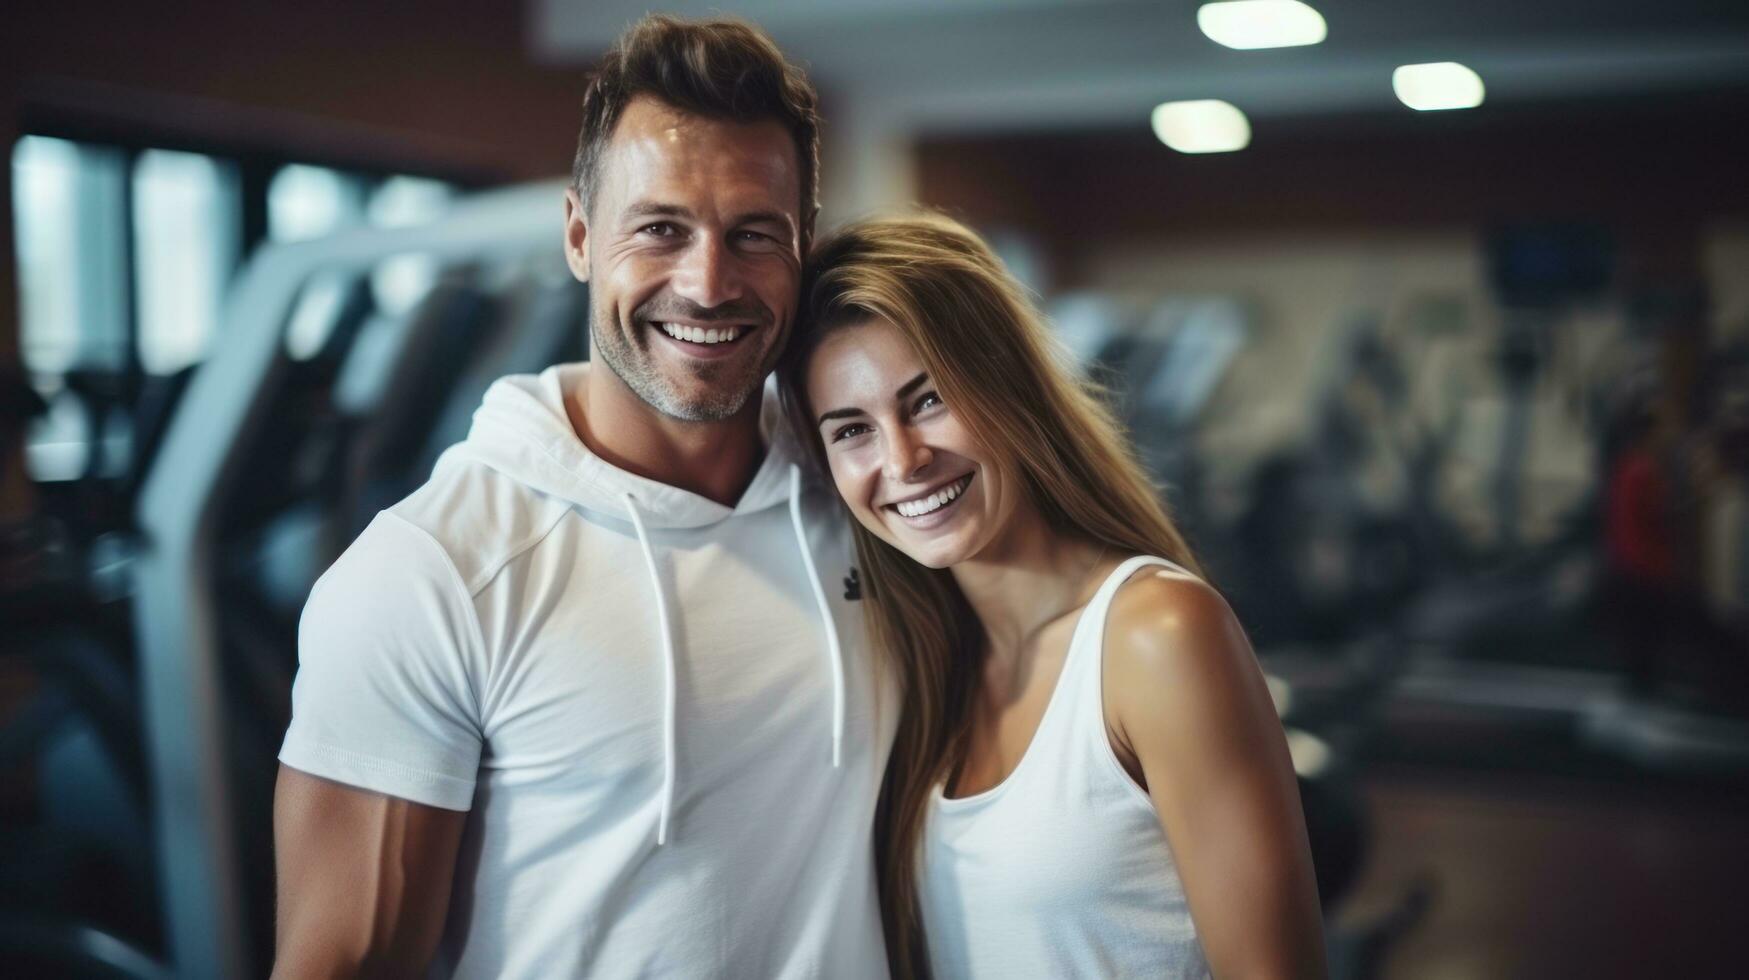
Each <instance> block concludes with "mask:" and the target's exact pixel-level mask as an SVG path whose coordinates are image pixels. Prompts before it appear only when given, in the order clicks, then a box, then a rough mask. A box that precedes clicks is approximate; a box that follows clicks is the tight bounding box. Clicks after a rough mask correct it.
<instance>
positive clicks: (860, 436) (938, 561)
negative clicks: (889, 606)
mask: <svg viewBox="0 0 1749 980" xmlns="http://www.w3.org/2000/svg"><path fill="white" fill-rule="evenodd" d="M807 388H808V402H809V404H811V405H812V406H813V407H814V413H815V415H814V418H815V422H816V424H817V425H818V427H819V435H820V439H821V441H822V442H824V443H825V445H826V460H827V462H828V463H829V464H830V466H831V469H832V482H833V483H834V484H836V485H837V487H838V493H839V495H840V496H842V497H843V498H844V502H845V503H846V504H848V505H849V506H850V512H851V513H852V514H854V515H855V516H856V519H857V520H858V521H859V522H861V523H862V526H863V527H866V528H868V529H869V531H870V532H872V533H873V534H875V535H876V536H877V537H879V538H880V539H881V540H883V541H885V542H887V543H888V544H890V545H892V546H893V547H895V548H898V549H899V550H900V551H902V552H904V553H905V554H907V555H909V556H910V557H911V558H912V559H913V560H914V561H917V562H919V563H921V564H924V565H927V566H929V567H931V568H946V567H947V566H949V565H953V564H955V563H957V562H961V561H965V560H966V559H968V558H972V557H975V556H976V555H977V554H978V553H979V552H981V551H982V550H983V549H984V548H985V547H987V546H988V545H989V543H990V542H991V541H992V540H993V539H995V538H996V536H997V534H998V532H999V531H1000V530H1001V528H1003V527H1004V526H1005V525H1006V524H1007V523H1008V520H1009V518H1010V517H1011V516H1012V515H1013V513H1014V510H1015V505H1016V503H1017V501H1018V494H1019V492H1020V488H1019V486H1018V483H1017V481H1016V480H1015V479H1014V478H1013V477H1012V476H1011V475H1010V474H1011V471H1009V470H1008V469H1007V468H1005V467H1002V466H998V465H997V464H996V460H995V459H994V457H993V456H992V455H991V453H990V452H989V451H988V450H987V449H985V448H983V446H982V445H980V444H979V442H978V441H977V440H976V439H974V438H973V436H972V432H971V430H970V429H968V428H967V427H966V425H965V423H964V422H962V421H961V420H960V419H959V417H957V416H956V415H955V414H954V412H953V406H951V405H948V404H947V403H946V402H945V401H943V399H942V397H941V395H940V394H938V392H937V389H936V387H935V382H934V381H933V380H932V379H931V378H930V377H929V374H928V372H927V371H926V370H925V369H924V367H923V362H922V360H921V359H920V358H919V357H918V356H917V352H916V351H915V350H913V349H912V348H911V345H910V344H909V343H908V342H907V341H906V340H905V338H904V336H903V335H902V334H901V333H900V332H899V328H898V327H895V326H893V325H892V324H891V323H889V322H887V321H886V320H879V319H875V320H868V321H865V322H863V323H860V324H853V325H850V326H847V327H841V328H839V329H836V330H833V331H832V332H831V333H830V334H828V335H827V336H826V338H825V339H824V340H823V341H821V343H820V346H819V348H818V349H816V350H815V352H814V355H813V358H812V359H811V360H809V362H808V371H807Z"/></svg>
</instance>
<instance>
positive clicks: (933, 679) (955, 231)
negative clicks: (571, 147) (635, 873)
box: [779, 215, 1197, 978]
mask: <svg viewBox="0 0 1749 980" xmlns="http://www.w3.org/2000/svg"><path fill="white" fill-rule="evenodd" d="M871 320H885V321H887V322H889V323H892V324H893V325H894V326H896V327H897V328H898V329H899V331H900V332H901V333H902V334H903V335H904V336H905V339H906V340H908V341H910V343H911V346H912V347H913V348H914V349H915V350H916V351H917V354H918V356H919V358H920V359H921V360H922V362H923V365H924V368H925V369H926V370H927V371H928V372H929V377H930V379H931V381H932V382H933V383H934V385H935V386H936V390H937V391H939V392H940V394H941V396H942V398H943V400H944V401H946V403H947V405H948V408H949V410H950V411H952V412H953V413H954V414H956V415H957V416H959V418H960V419H961V420H962V421H963V422H964V423H965V425H966V426H967V428H968V429H969V430H970V431H971V432H972V433H973V435H974V437H975V438H977V439H978V440H979V441H981V442H982V443H984V444H985V446H986V447H987V448H988V449H989V450H990V451H991V453H992V454H993V455H994V456H996V458H998V459H1001V460H1003V461H1005V464H1006V465H1008V466H1010V467H1012V468H1013V470H1014V471H1015V473H1016V474H1017V475H1018V476H1019V478H1020V482H1021V485H1022V486H1023V487H1024V489H1025V491H1026V492H1027V493H1028V494H1029V498H1030V501H1031V503H1032V504H1033V506H1034V507H1036V508H1037V510H1038V511H1039V513H1040V514H1042V515H1043V517H1044V519H1045V521H1046V522H1047V523H1048V524H1049V526H1050V527H1051V528H1052V529H1054V530H1056V531H1058V532H1061V533H1066V534H1069V535H1072V536H1075V537H1080V538H1084V539H1086V540H1088V541H1091V542H1093V543H1096V544H1099V545H1101V546H1104V547H1106V548H1108V549H1109V550H1110V551H1111V553H1113V554H1153V555H1159V556H1161V557H1164V558H1168V559H1170V560H1172V561H1174V562H1177V563H1178V564H1180V565H1183V566H1185V567H1187V568H1190V569H1192V570H1195V569H1196V567H1197V566H1196V563H1195V560H1194V559H1193V557H1192V556H1191V553H1190V549H1189V547H1188V546H1187V545H1186V544H1185V542H1184V538H1183V537H1182V536H1181V535H1180V534H1179V533H1178V529H1177V528H1176V527H1175V526H1173V523H1172V520H1171V518H1170V517H1168V516H1167V514H1166V510H1165V508H1164V506H1163V505H1162V504H1161V501H1160V496H1159V493H1158V491H1157V490H1156V489H1155V487H1154V486H1153V485H1152V484H1151V483H1150V482H1149V480H1148V478H1147V476H1146V474H1145V473H1144V471H1143V469H1142V467H1141V465H1140V464H1139V463H1138V462H1137V460H1136V457H1135V454H1134V453H1133V452H1132V451H1131V449H1130V446H1129V441H1128V439H1127V438H1126V437H1125V436H1124V433H1123V430H1122V428H1121V426H1120V425H1119V424H1118V422H1117V420H1116V419H1115V418H1114V417H1113V416H1112V414H1111V412H1110V411H1109V410H1108V409H1107V408H1106V406H1105V404H1104V401H1103V400H1102V398H1101V397H1100V393H1099V392H1098V390H1097V389H1096V388H1095V387H1094V386H1093V385H1091V384H1089V383H1087V382H1085V381H1082V380H1081V379H1080V378H1079V376H1078V375H1077V373H1076V371H1075V370H1074V368H1073V366H1072V360H1071V358H1070V357H1069V355H1068V352H1067V351H1066V350H1065V349H1064V348H1063V347H1062V345H1061V344H1060V343H1059V342H1058V341H1057V340H1056V338H1055V337H1054V336H1053V335H1052V334H1051V332H1050V330H1049V328H1048V327H1047V326H1046V324H1045V322H1044V318H1043V317H1042V316H1041V314H1040V313H1039V312H1038V310H1037V308H1036V307H1035V306H1034V305H1033V303H1032V301H1031V300H1030V298H1029V297H1028V295H1027V293H1026V290H1025V289H1024V288H1023V287H1022V286H1021V285H1020V284H1019V283H1018V282H1016V281H1015V280H1014V278H1013V277H1012V276H1010V275H1009V274H1008V272H1007V270H1006V269H1004V268H1003V266H1002V263H1001V261H1000V260H999V259H998V258H997V257H996V255H995V253H993V252H992V251H990V248H989V246H987V245H985V244H984V242H983V241H982V240H981V239H979V238H978V236H977V235H976V234H975V233H973V232H972V231H971V230H969V229H967V228H966V227H965V226H963V225H961V224H959V223H958V222H955V221H953V220H951V219H948V218H945V217H940V216H937V215H922V216H918V217H906V218H888V219H881V220H872V221H864V222H859V223H856V224H853V225H849V226H847V227H845V228H843V229H841V230H840V231H838V232H837V233H836V234H834V235H832V236H831V237H830V238H828V239H827V240H825V241H822V242H821V243H820V245H819V246H818V248H817V249H816V250H815V251H814V253H813V255H812V257H811V258H810V261H809V267H808V270H807V273H806V274H805V275H804V277H803V282H802V305H801V310H800V312H799V314H798V317H797V333H796V336H795V338H794V339H793V341H792V343H791V344H790V347H789V350H788V351H787V352H786V354H785V357H784V360H783V362H782V364H781V365H780V367H779V382H780V389H781V391H782V395H783V401H784V406H785V409H786V411H787V412H788V413H789V417H790V421H791V424H792V425H794V426H795V427H796V431H797V433H798V434H799V435H800V437H801V439H802V441H803V443H804V444H806V445H810V446H812V447H813V453H812V455H813V458H814V461H815V463H816V464H817V465H819V466H820V468H821V470H822V472H824V471H825V468H826V461H825V447H824V446H823V444H822V442H821V440H820V437H819V433H818V431H817V430H816V427H815V425H814V414H813V408H812V406H811V405H809V403H808V398H807V384H806V371H807V365H808V361H809V359H810V358H811V356H812V354H813V352H814V351H815V349H817V348H818V346H819V343H820V340H821V338H822V337H824V336H826V335H827V334H829V333H831V332H833V331H835V330H839V329H845V328H853V327H854V326H856V325H858V324H861V323H866V322H868V321H871ZM852 526H853V529H854V532H855V535H856V549H857V553H858V558H859V560H860V561H861V563H862V567H863V570H864V571H865V572H866V573H867V588H866V589H865V591H864V602H865V603H866V611H867V615H868V622H869V629H870V633H871V637H872V639H873V640H874V642H875V644H876V647H877V649H882V650H884V651H885V652H886V653H887V655H889V656H891V657H892V658H894V660H895V662H896V665H897V667H898V671H899V678H900V685H901V690H902V692H903V702H902V704H903V708H902V712H901V715H900V720H899V731H898V736H897V738H896V740H895V741H894V744H893V752H892V756H891V759H890V761H889V762H888V765H887V773H886V782H885V785H884V787H883V789H882V793H881V802H880V805H879V808H878V811H877V814H876V834H875V855H876V862H877V869H878V871H877V873H878V875H879V881H880V896H881V918H882V921H883V925H884V928H885V930H886V941H887V950H888V955H889V957H890V960H891V965H892V971H893V975H894V976H895V977H900V978H910V977H927V976H928V974H929V965H928V958H927V952H926V950H927V947H926V945H925V937H924V935H923V928H922V923H921V921H920V918H919V911H918V904H917V869H918V846H919V843H920V840H921V837H922V830H923V821H924V816H925V814H926V812H927V811H926V808H927V804H928V802H929V798H930V794H931V793H932V791H933V790H934V788H935V787H936V786H937V785H938V784H940V783H941V782H942V781H943V780H944V779H946V778H947V776H948V774H949V773H950V772H952V771H953V769H954V768H955V766H956V765H957V763H958V761H959V757H960V755H961V753H962V752H963V750H964V742H965V737H966V730H967V721H968V716H969V709H970V706H971V703H972V696H973V694H974V693H975V690H976V686H977V678H978V674H979V665H980V662H981V660H982V656H983V652H984V643H985V638H984V631H983V627H982V625H981V624H980V623H979V621H978V618H977V616H976V615H975V614H974V613H973V611H972V608H971V606H970V605H969V604H968V603H967V601H966V598H965V596H964V595H963V594H962V593H961V592H960V589H959V587H958V586H957V585H956V584H955V583H954V579H953V576H952V574H951V573H949V572H948V571H947V570H945V569H931V568H927V567H925V566H923V565H920V564H918V563H916V562H914V561H912V560H911V559H910V558H908V557H906V556H905V554H904V553H903V552H900V551H899V550H898V549H896V548H894V547H892V546H891V545H889V544H887V543H886V542H884V541H882V540H881V539H879V538H877V537H875V536H874V535H873V534H870V533H869V532H868V531H867V530H866V529H865V528H863V527H862V526H861V525H860V524H856V523H855V522H852Z"/></svg>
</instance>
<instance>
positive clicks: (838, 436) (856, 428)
mask: <svg viewBox="0 0 1749 980" xmlns="http://www.w3.org/2000/svg"><path fill="white" fill-rule="evenodd" d="M866 431H868V426H866V425H863V424H862V423H861V422H852V423H850V424H849V425H844V426H839V427H838V428H836V429H834V430H832V440H831V441H833V442H841V441H843V440H845V439H849V438H850V437H852V436H859V435H862V434H863V433H864V432H866Z"/></svg>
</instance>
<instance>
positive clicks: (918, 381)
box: [814, 371, 929, 425]
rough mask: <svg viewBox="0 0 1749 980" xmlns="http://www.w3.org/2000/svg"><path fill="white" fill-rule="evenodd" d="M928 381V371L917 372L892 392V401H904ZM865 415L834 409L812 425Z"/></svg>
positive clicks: (859, 411)
mask: <svg viewBox="0 0 1749 980" xmlns="http://www.w3.org/2000/svg"><path fill="white" fill-rule="evenodd" d="M928 380H929V372H928V371H919V372H917V376H916V377H915V378H912V379H911V380H910V381H907V382H905V383H904V384H902V385H900V386H899V390H898V391H895V392H893V400H894V401H902V400H904V399H905V398H906V397H907V396H908V395H910V394H911V392H913V391H916V390H917V389H918V388H920V387H922V385H923V382H925V381H928ZM866 414H868V413H866V412H864V411H863V410H862V409H860V408H834V409H833V410H831V411H830V412H821V413H820V418H819V420H818V421H817V422H815V423H814V424H815V425H825V424H826V423H827V422H829V421H831V420H832V419H843V418H849V417H851V416H853V415H866Z"/></svg>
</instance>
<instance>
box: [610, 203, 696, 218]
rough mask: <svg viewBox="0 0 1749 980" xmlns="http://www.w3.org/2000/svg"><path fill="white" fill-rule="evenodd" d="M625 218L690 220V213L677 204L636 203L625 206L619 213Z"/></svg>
mask: <svg viewBox="0 0 1749 980" xmlns="http://www.w3.org/2000/svg"><path fill="white" fill-rule="evenodd" d="M621 214H622V215H623V216H624V217H627V218H689V219H690V218H691V217H692V212H691V211H690V210H688V209H686V208H683V207H681V206H680V205H678V204H662V203H659V202H657V201H638V202H636V203H634V204H630V205H627V206H626V209H625V210H624V211H623V212H621Z"/></svg>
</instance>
